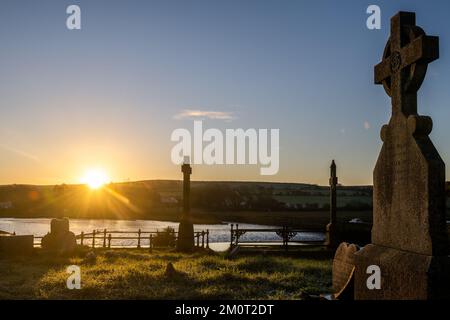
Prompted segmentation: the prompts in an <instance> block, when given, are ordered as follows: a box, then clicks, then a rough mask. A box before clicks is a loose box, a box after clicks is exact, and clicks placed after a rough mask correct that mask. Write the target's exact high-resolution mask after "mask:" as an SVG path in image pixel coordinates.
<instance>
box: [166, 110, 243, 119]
mask: <svg viewBox="0 0 450 320" xmlns="http://www.w3.org/2000/svg"><path fill="white" fill-rule="evenodd" d="M174 118H175V119H196V118H208V119H214V120H225V121H231V120H233V119H234V116H233V113H231V112H224V111H206V110H191V109H187V110H183V111H181V112H180V113H178V114H176V115H175V116H174Z"/></svg>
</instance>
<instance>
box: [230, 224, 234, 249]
mask: <svg viewBox="0 0 450 320" xmlns="http://www.w3.org/2000/svg"><path fill="white" fill-rule="evenodd" d="M233 226H234V224H231V231H230V248H232V247H233Z"/></svg>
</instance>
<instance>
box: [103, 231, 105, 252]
mask: <svg viewBox="0 0 450 320" xmlns="http://www.w3.org/2000/svg"><path fill="white" fill-rule="evenodd" d="M103 248H106V229H105V230H103Z"/></svg>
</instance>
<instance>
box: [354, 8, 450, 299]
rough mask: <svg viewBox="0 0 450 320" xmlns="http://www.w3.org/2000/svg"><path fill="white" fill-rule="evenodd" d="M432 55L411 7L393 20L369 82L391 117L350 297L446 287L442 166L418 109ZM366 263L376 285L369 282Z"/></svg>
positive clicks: (416, 293)
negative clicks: (386, 99)
mask: <svg viewBox="0 0 450 320" xmlns="http://www.w3.org/2000/svg"><path fill="white" fill-rule="evenodd" d="M438 57H439V39H438V37H432V36H427V35H426V34H425V32H424V31H423V30H422V29H421V28H420V27H418V26H416V22H415V14H414V13H410V12H399V13H398V14H396V15H395V16H394V17H393V18H392V19H391V36H390V38H389V40H388V42H387V45H386V48H385V50H384V54H383V60H382V61H381V62H380V63H379V64H378V65H377V66H375V83H376V84H382V85H383V86H384V89H385V91H386V93H387V94H388V95H389V96H390V97H391V99H392V116H391V119H390V121H389V124H387V125H385V126H383V128H382V129H381V139H382V141H383V146H382V149H381V152H380V155H379V157H378V161H377V163H376V166H375V170H374V175H373V183H374V191H373V194H374V195H373V197H374V199H373V206H374V208H373V228H372V243H371V244H369V245H367V246H365V247H364V248H363V249H362V250H360V251H358V252H357V253H356V254H355V261H356V273H355V298H356V299H430V298H439V297H442V296H443V295H445V294H446V293H445V291H446V289H448V288H449V284H448V273H449V267H448V258H447V250H448V239H447V233H446V221H445V165H444V162H443V161H442V159H441V157H440V156H439V154H438V152H437V150H436V149H435V147H434V145H433V143H432V142H431V140H430V138H429V137H428V135H429V134H430V132H431V129H432V120H431V118H430V117H427V116H421V115H418V113H417V91H418V89H419V87H420V85H421V84H422V81H423V80H424V77H425V73H426V70H427V65H428V63H430V62H432V61H433V60H436V59H437V58H438ZM370 266H375V268H376V267H379V271H380V272H379V274H378V275H377V274H375V273H376V272H377V271H373V277H378V276H380V278H379V279H380V282H379V284H380V286H378V285H376V286H372V285H368V282H367V280H368V277H369V276H370V274H368V273H367V272H368V270H375V269H373V267H372V268H369V267H370ZM374 279H375V278H374ZM373 283H375V284H376V281H374V282H373Z"/></svg>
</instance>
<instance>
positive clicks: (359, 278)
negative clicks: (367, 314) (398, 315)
mask: <svg viewBox="0 0 450 320" xmlns="http://www.w3.org/2000/svg"><path fill="white" fill-rule="evenodd" d="M449 260H450V259H449V257H448V256H442V257H436V256H428V255H422V254H418V253H413V252H408V251H402V250H398V249H394V248H388V247H383V246H379V245H374V244H369V245H367V246H365V247H364V248H362V249H361V250H360V251H358V252H356V253H355V265H356V270H355V271H356V272H355V299H356V300H426V299H439V298H448V297H449V296H450V295H449V294H450V292H449V289H450V275H449V273H448V270H450V269H449V265H450V261H449ZM370 265H376V266H378V267H379V268H380V271H381V275H380V276H381V277H380V279H381V288H380V289H376V288H375V289H372V290H370V289H369V288H368V286H367V279H368V278H369V277H370V276H371V275H372V273H369V274H368V273H367V267H368V266H370Z"/></svg>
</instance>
